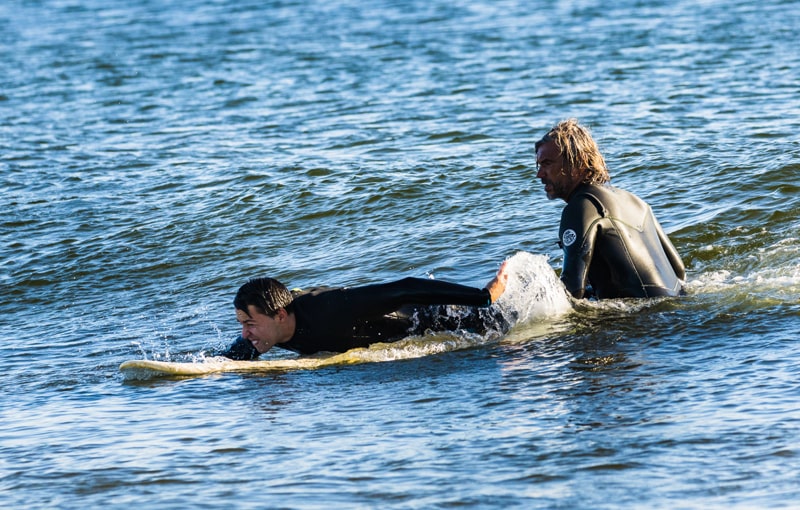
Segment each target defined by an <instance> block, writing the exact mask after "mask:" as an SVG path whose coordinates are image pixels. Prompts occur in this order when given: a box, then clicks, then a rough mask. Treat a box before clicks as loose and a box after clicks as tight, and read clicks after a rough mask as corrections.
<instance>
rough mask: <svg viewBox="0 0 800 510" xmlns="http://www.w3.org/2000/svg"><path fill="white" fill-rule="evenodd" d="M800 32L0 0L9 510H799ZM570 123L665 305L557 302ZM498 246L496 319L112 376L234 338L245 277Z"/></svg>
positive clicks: (733, 24) (369, 10)
mask: <svg viewBox="0 0 800 510" xmlns="http://www.w3.org/2000/svg"><path fill="white" fill-rule="evenodd" d="M798 27H800V2H797V1H781V0H766V1H762V2H757V3H756V2H748V1H744V0H734V1H728V2H723V1H715V0H709V1H703V2H699V1H698V2H657V1H656V2H639V1H627V0H625V1H621V2H614V3H612V4H608V3H601V2H592V1H588V0H584V1H572V2H559V3H558V4H557V5H551V3H546V2H521V1H519V2H517V1H496V2H492V1H489V0H477V1H472V2H445V1H438V0H433V1H430V0H426V1H422V0H407V1H399V0H398V1H391V0H377V1H372V2H366V1H361V0H330V1H326V2H321V1H316V0H307V1H292V0H284V1H278V0H275V1H272V0H267V1H249V0H244V1H236V2H234V1H229V0H182V1H174V2H158V1H148V0H127V1H125V2H121V1H116V0H112V1H100V0H94V1H92V0H39V1H23V0H8V1H5V2H3V3H2V4H0V190H1V192H2V194H1V195H0V206H2V211H3V214H2V216H0V317H1V319H0V339H2V342H0V366H2V372H0V388H1V389H2V399H0V506H2V507H5V508H98V507H103V508H130V507H131V506H133V505H140V506H144V507H147V508H231V507H233V508H293V509H294V508H297V509H306V508H348V509H349V508H454V507H457V508H526V509H527V508H569V509H573V508H592V509H597V508H615V509H617V508H636V509H639V508H670V509H673V508H703V509H706V508H726V509H729V508H748V509H749V508H798V507H799V506H798V503H797V501H800V477H798V467H800V451H798V446H797V445H798V438H799V437H800V410H799V409H800V407H799V406H798V401H800V374H798V368H797V367H798V366H800V343H798V329H799V328H800V297H799V296H800V235H798V233H800V198H799V197H800V193H799V192H800V185H799V184H798V180H799V179H800V159H798V158H799V157H800V135H798V132H800V99H798V98H800V86H799V85H798V84H800V53H798V51H797V40H798ZM567 117H577V118H579V119H580V120H581V121H582V122H583V123H585V124H587V125H588V126H590V127H591V128H592V131H593V133H594V135H595V137H596V139H597V140H598V142H599V144H600V146H601V149H602V150H603V152H604V154H605V156H606V160H607V161H608V163H609V167H610V170H611V175H612V182H613V183H614V184H616V185H617V186H620V187H623V188H625V189H628V190H631V191H633V192H635V193H637V194H638V195H640V196H642V197H643V198H645V199H646V200H647V201H648V202H649V203H650V204H651V205H652V207H653V209H654V210H655V212H656V215H657V216H658V218H659V220H660V221H661V223H662V225H663V226H664V228H665V230H666V231H667V232H668V233H669V235H670V237H671V239H672V240H673V242H674V244H675V245H676V247H677V248H678V250H679V251H680V252H681V254H682V255H683V258H684V260H685V262H686V264H687V269H688V281H687V287H688V290H689V295H688V296H687V297H685V298H682V299H678V300H666V301H653V302H649V301H644V302H642V301H635V300H634V301H624V300H621V301H608V302H603V303H587V302H584V303H575V304H574V305H570V306H569V307H568V309H567V310H564V309H562V308H561V307H560V306H557V304H558V303H559V302H560V301H559V297H558V296H560V294H559V292H560V290H559V288H558V287H557V285H555V284H553V282H552V277H553V275H554V272H553V270H554V269H558V268H559V266H560V256H561V255H560V252H559V249H558V247H557V245H556V242H555V241H556V240H557V239H556V237H557V229H558V220H559V215H560V211H561V207H562V206H563V203H561V202H550V201H547V199H546V198H545V195H544V191H543V189H542V186H541V183H540V182H539V181H538V180H537V179H536V178H535V174H536V170H535V161H534V160H535V157H534V154H533V143H534V142H535V140H537V139H538V138H539V137H540V136H541V135H542V134H543V133H544V132H546V131H547V129H548V128H549V127H550V126H551V125H553V124H554V123H555V122H557V121H559V120H561V119H564V118H567ZM508 257H514V259H513V260H514V261H515V262H514V264H515V266H514V282H516V283H515V285H512V286H511V288H510V289H509V292H508V293H507V295H506V296H505V297H504V303H501V304H502V305H503V306H505V307H509V308H512V309H514V310H516V311H518V312H519V311H522V312H523V313H522V315H521V316H522V320H520V322H519V323H518V324H517V325H516V326H515V327H514V329H512V331H510V332H509V334H508V335H506V336H504V337H501V338H496V337H486V338H481V337H474V336H469V335H463V336H457V337H453V336H448V335H444V336H439V337H429V338H412V339H409V340H408V341H405V342H403V343H401V344H399V345H398V346H394V347H378V348H376V349H373V350H371V351H370V353H369V355H368V356H367V358H365V362H362V363H359V364H354V365H337V366H331V367H326V368H320V369H316V370H295V371H288V372H276V373H265V374H223V375H215V376H207V377H194V378H184V379H169V378H167V379H154V380H148V381H131V380H125V379H124V378H123V376H122V374H121V373H120V372H119V370H118V367H119V365H120V364H121V363H122V362H123V361H126V360H129V359H139V358H148V359H168V360H169V359H173V360H175V359H177V360H198V361H199V360H201V359H202V358H203V357H204V356H206V355H207V354H208V353H210V352H212V351H213V350H215V349H217V348H220V347H222V346H225V345H227V344H228V343H229V342H230V341H231V339H232V338H234V337H235V336H236V334H237V332H238V325H237V323H236V321H235V317H234V314H233V307H232V304H231V301H232V297H233V295H234V293H235V291H236V289H237V288H238V286H239V285H241V283H243V282H244V281H245V280H246V279H247V278H249V277H251V276H255V275H269V276H274V277H277V278H279V279H281V280H283V281H285V282H286V283H287V284H289V285H291V286H293V287H294V286H297V287H304V286H311V285H318V284H327V285H359V284H366V283H373V282H380V281H387V280H391V279H395V278H400V277H404V276H421V277H425V276H433V277H435V278H439V279H445V280H451V281H457V282H460V283H465V284H469V285H475V286H482V285H483V284H485V283H486V282H487V281H488V280H489V279H490V278H491V276H492V275H493V274H494V272H495V270H496V269H497V267H498V265H499V264H500V262H502V261H503V260H504V259H506V258H508ZM525 282H534V283H535V284H536V285H534V286H533V287H526V286H525V285H524V284H525ZM549 300H555V301H554V302H555V303H556V305H554V306H550V305H549V304H548V303H550V301H549ZM551 304H552V303H551ZM292 356H293V355H290V354H281V353H277V352H276V353H270V354H269V355H268V356H265V357H266V358H267V359H275V358H291V357H292Z"/></svg>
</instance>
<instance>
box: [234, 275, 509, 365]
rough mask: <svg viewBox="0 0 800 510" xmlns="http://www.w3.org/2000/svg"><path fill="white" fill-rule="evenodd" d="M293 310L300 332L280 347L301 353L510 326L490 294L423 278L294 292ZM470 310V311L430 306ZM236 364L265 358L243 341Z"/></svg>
mask: <svg viewBox="0 0 800 510" xmlns="http://www.w3.org/2000/svg"><path fill="white" fill-rule="evenodd" d="M292 293H293V294H294V296H295V297H294V300H293V301H292V305H291V309H292V313H294V315H295V320H296V328H295V333H294V335H293V336H292V338H291V339H290V340H289V341H288V342H284V343H279V344H276V347H281V348H283V349H288V350H291V351H295V352H297V353H300V354H313V353H315V352H319V351H328V352H345V351H347V350H350V349H353V348H355V347H366V346H368V345H370V344H373V343H376V342H393V341H396V340H400V339H402V338H405V337H407V336H409V335H417V334H419V335H421V334H424V333H425V332H426V331H428V330H432V331H456V330H462V329H464V330H469V331H473V332H477V333H484V332H486V331H487V330H488V329H489V328H496V329H498V330H503V329H505V328H506V326H507V324H506V323H505V321H504V320H503V318H502V315H500V314H499V312H497V311H496V310H488V309H487V310H480V309H478V308H476V307H488V306H489V305H490V304H491V296H490V295H489V291H488V290H486V289H476V288H473V287H466V286H464V285H459V284H455V283H449V282H444V281H439V280H427V279H422V278H405V279H403V280H399V281H396V282H392V283H384V284H377V285H368V286H364V287H352V288H316V289H312V290H310V291H307V292H299V291H293V292H292ZM430 305H466V306H456V307H452V306H447V307H445V306H430ZM222 355H223V356H227V357H229V358H233V359H255V358H257V357H258V356H259V353H258V351H256V350H255V349H254V348H253V346H252V345H251V344H250V342H249V341H247V340H245V339H243V338H239V339H238V340H237V341H236V342H234V344H233V345H231V347H230V348H229V349H228V350H227V351H226V352H224V353H222Z"/></svg>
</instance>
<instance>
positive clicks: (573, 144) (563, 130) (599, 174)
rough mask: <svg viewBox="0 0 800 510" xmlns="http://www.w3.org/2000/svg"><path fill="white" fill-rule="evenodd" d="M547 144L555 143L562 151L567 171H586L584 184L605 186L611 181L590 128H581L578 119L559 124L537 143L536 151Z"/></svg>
mask: <svg viewBox="0 0 800 510" xmlns="http://www.w3.org/2000/svg"><path fill="white" fill-rule="evenodd" d="M546 142H555V144H556V147H558V148H559V149H560V150H561V157H562V158H564V165H565V166H566V168H567V170H581V171H585V172H586V175H585V176H584V178H583V181H582V182H585V183H587V184H605V183H607V182H608V181H610V180H611V176H610V175H609V174H608V168H607V167H606V161H605V159H603V155H602V154H600V148H599V147H598V146H597V143H596V142H595V141H594V139H593V138H592V134H591V132H590V131H589V128H587V127H584V126H581V125H580V124H579V123H578V121H577V120H576V119H567V120H563V121H561V122H559V123H558V124H556V125H555V126H553V128H552V129H551V130H550V131H548V132H547V134H546V135H544V136H543V137H542V139H541V140H539V141H538V142H536V145H535V150H536V151H537V152H538V151H539V147H541V146H542V144H544V143H546Z"/></svg>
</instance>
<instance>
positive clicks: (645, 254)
mask: <svg viewBox="0 0 800 510" xmlns="http://www.w3.org/2000/svg"><path fill="white" fill-rule="evenodd" d="M559 238H560V239H561V244H562V248H563V249H564V268H563V271H562V274H561V279H562V281H563V282H564V284H565V286H566V287H567V289H568V290H569V291H570V292H571V293H572V294H573V295H574V296H576V297H583V296H584V289H585V286H586V284H587V280H588V283H589V284H590V285H591V286H592V288H593V290H594V293H595V294H596V296H597V297H598V298H601V299H603V298H623V297H655V296H676V295H678V294H680V293H681V290H682V284H683V282H682V280H683V279H684V277H685V272H684V267H683V262H682V261H681V259H680V256H679V255H678V253H677V251H676V250H675V248H674V246H673V245H672V243H671V242H670V241H669V239H668V238H667V236H666V234H664V232H663V230H662V229H661V226H660V225H659V224H658V221H657V220H656V218H655V216H654V215H653V212H652V210H651V209H650V206H648V205H647V204H646V203H645V202H644V201H642V200H641V199H640V198H638V197H637V196H635V195H633V194H632V193H629V192H627V191H624V190H621V189H618V188H614V187H611V186H596V185H587V184H584V185H581V186H579V187H578V188H577V189H576V190H575V192H574V193H573V194H572V195H571V196H570V197H569V201H568V203H567V206H566V207H565V208H564V211H563V212H562V215H561V227H560V230H559Z"/></svg>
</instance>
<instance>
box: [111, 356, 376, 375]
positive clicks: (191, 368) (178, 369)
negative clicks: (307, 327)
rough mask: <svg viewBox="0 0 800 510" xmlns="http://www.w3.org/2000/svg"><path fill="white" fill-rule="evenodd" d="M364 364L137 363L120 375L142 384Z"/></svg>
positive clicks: (327, 360)
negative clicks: (232, 373) (158, 379)
mask: <svg viewBox="0 0 800 510" xmlns="http://www.w3.org/2000/svg"><path fill="white" fill-rule="evenodd" d="M363 361H364V360H363V359H362V358H360V357H357V356H353V355H352V354H351V353H343V354H334V355H329V356H324V357H308V358H294V359H277V360H256V361H239V360H232V359H228V358H221V357H216V358H209V359H206V360H204V361H199V362H187V361H157V360H149V359H134V360H129V361H126V362H124V363H122V364H121V365H120V366H119V371H120V372H121V373H122V376H123V378H124V379H125V380H126V381H130V380H140V381H141V380H147V379H156V378H159V377H191V376H202V375H210V374H218V373H223V372H279V371H288V370H302V369H314V368H320V367H324V366H329V365H341V364H350V363H360V362H363Z"/></svg>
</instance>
